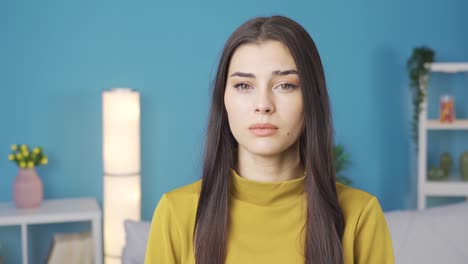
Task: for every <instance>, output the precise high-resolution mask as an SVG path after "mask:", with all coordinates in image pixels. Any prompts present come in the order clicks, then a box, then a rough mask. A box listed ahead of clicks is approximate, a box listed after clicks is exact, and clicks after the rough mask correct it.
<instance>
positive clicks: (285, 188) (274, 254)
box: [145, 170, 394, 264]
mask: <svg viewBox="0 0 468 264" xmlns="http://www.w3.org/2000/svg"><path fill="white" fill-rule="evenodd" d="M232 172H233V173H232V182H233V184H232V187H233V188H232V189H233V190H232V193H231V199H232V203H231V207H230V208H229V210H230V212H229V221H230V229H229V233H228V239H229V243H228V248H227V256H226V263H227V264H250V263H252V264H263V263H264V264H276V263H278V264H289V263H291V264H293V263H304V257H303V252H304V249H303V247H304V246H303V243H304V242H303V241H304V240H303V239H304V237H303V236H301V235H300V234H301V228H302V227H303V226H304V224H305V220H306V219H305V207H304V206H305V194H304V192H303V186H304V179H305V177H302V178H299V179H294V180H290V181H285V182H275V183H264V182H256V181H252V180H247V179H245V178H242V177H241V176H239V175H238V174H237V173H236V172H235V171H234V170H232ZM200 188H201V180H199V181H196V182H194V183H192V184H190V185H186V186H183V187H181V188H178V189H175V190H173V191H170V192H168V193H166V194H164V195H163V196H162V197H161V200H160V201H159V203H158V205H157V207H156V210H155V212H154V216H153V220H152V223H151V231H150V234H149V237H148V244H147V249H146V258H145V263H146V264H173V263H174V264H175V263H177V264H194V263H195V260H194V252H193V243H192V238H193V235H192V234H193V228H194V224H195V215H196V211H197V202H198V197H199V193H200ZM336 189H337V193H338V199H339V204H340V206H341V208H342V210H343V214H344V217H345V230H344V235H343V238H342V246H343V255H344V260H345V264H393V263H394V260H393V249H392V242H391V239H390V234H389V231H388V228H387V223H386V221H385V218H384V215H383V212H382V209H381V207H380V205H379V202H378V200H377V198H376V197H374V196H372V195H370V194H369V193H367V192H364V191H361V190H358V189H355V188H351V187H348V186H346V185H343V184H340V183H337V184H336ZM302 234H303V233H302ZM321 264H322V263H321Z"/></svg>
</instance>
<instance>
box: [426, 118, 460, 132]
mask: <svg viewBox="0 0 468 264" xmlns="http://www.w3.org/2000/svg"><path fill="white" fill-rule="evenodd" d="M426 129H428V130H468V120H467V119H458V120H455V121H454V122H453V123H441V122H440V121H439V120H437V119H432V120H427V121H426Z"/></svg>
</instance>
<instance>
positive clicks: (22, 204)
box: [13, 168, 43, 208]
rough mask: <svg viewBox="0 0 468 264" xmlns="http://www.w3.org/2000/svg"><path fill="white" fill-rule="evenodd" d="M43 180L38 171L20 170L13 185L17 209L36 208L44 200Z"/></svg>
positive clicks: (33, 169)
mask: <svg viewBox="0 0 468 264" xmlns="http://www.w3.org/2000/svg"><path fill="white" fill-rule="evenodd" d="M42 188H43V187H42V181H41V178H39V176H38V175H37V172H36V169H35V168H32V169H21V168H20V169H19V171H18V174H17V175H16V179H15V182H14V183H13V200H14V202H15V206H16V207H17V208H34V207H37V206H39V205H40V204H41V202H42V199H43V189H42Z"/></svg>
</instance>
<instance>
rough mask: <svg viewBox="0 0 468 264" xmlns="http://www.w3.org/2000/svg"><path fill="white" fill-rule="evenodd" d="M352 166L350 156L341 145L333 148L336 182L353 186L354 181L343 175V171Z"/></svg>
mask: <svg viewBox="0 0 468 264" xmlns="http://www.w3.org/2000/svg"><path fill="white" fill-rule="evenodd" d="M349 164H350V161H349V156H348V154H346V152H345V151H344V147H343V145H341V144H337V145H334V146H333V166H334V168H335V173H336V180H337V181H338V182H340V183H342V184H344V185H351V184H352V181H351V180H350V179H349V178H347V177H346V176H344V175H343V170H344V169H346V168H347V167H348V166H349Z"/></svg>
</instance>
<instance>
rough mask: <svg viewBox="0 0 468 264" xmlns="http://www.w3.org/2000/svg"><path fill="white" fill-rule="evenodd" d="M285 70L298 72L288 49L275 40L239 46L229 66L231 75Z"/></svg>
mask: <svg viewBox="0 0 468 264" xmlns="http://www.w3.org/2000/svg"><path fill="white" fill-rule="evenodd" d="M285 70H297V68H296V64H295V62H294V58H293V57H292V55H291V53H290V51H289V49H288V47H287V46H286V45H284V44H283V43H282V42H279V41H275V40H268V41H263V42H260V43H248V44H243V45H241V46H239V47H238V48H237V49H236V51H235V52H234V54H233V56H232V58H231V61H230V64H229V74H232V73H233V72H237V71H241V72H249V73H254V74H255V73H257V74H271V73H272V72H273V71H285Z"/></svg>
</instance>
